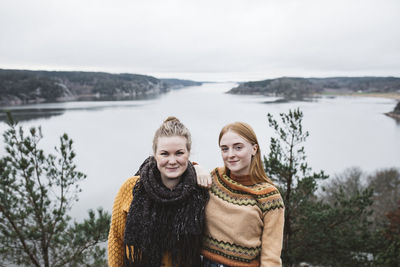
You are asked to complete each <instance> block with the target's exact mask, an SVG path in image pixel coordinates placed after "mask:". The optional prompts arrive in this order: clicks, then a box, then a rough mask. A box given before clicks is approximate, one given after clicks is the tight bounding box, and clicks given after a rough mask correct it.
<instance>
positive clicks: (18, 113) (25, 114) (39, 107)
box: [0, 98, 154, 122]
mask: <svg viewBox="0 0 400 267" xmlns="http://www.w3.org/2000/svg"><path fill="white" fill-rule="evenodd" d="M148 99H154V98H148ZM140 105H141V102H140V101H139V100H135V101H129V100H127V99H124V101H118V102H112V101H110V102H107V101H105V102H101V101H96V102H91V101H89V102H88V101H79V102H67V103H46V104H36V105H35V104H34V105H23V106H13V107H6V108H0V121H2V122H4V121H6V120H7V113H8V112H9V113H11V115H12V117H13V119H14V120H16V121H20V122H22V121H29V120H35V119H47V118H50V117H54V116H60V115H62V114H64V112H66V111H100V110H104V109H108V108H121V107H137V106H140Z"/></svg>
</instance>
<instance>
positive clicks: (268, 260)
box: [260, 207, 285, 267]
mask: <svg viewBox="0 0 400 267" xmlns="http://www.w3.org/2000/svg"><path fill="white" fill-rule="evenodd" d="M284 220H285V209H284V208H283V207H279V208H276V209H273V210H270V211H268V212H266V213H265V214H264V229H263V234H262V240H261V242H262V243H261V259H260V262H261V267H271V266H282V262H281V251H282V242H283V226H284Z"/></svg>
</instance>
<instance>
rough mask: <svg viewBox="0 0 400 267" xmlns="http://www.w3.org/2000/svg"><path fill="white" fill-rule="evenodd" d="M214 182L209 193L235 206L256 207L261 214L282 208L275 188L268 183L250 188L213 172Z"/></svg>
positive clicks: (216, 171) (280, 199)
mask: <svg viewBox="0 0 400 267" xmlns="http://www.w3.org/2000/svg"><path fill="white" fill-rule="evenodd" d="M215 175H216V177H217V179H216V182H217V183H214V184H213V185H212V187H211V193H212V194H214V195H216V196H217V197H219V198H221V199H223V200H224V201H227V202H229V203H232V204H235V205H241V206H242V205H245V206H248V205H251V206H256V205H257V206H258V207H259V208H260V209H261V211H262V212H268V211H270V210H274V209H279V208H283V207H284V204H283V200H282V198H281V197H280V193H279V191H278V189H276V188H275V186H273V185H271V184H268V183H261V184H255V185H252V186H244V185H241V184H239V183H237V182H235V181H234V180H232V179H231V178H229V177H228V176H227V175H226V174H222V175H221V174H220V173H219V172H218V170H217V169H216V170H215Z"/></svg>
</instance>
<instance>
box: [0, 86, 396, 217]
mask: <svg viewBox="0 0 400 267" xmlns="http://www.w3.org/2000/svg"><path fill="white" fill-rule="evenodd" d="M234 86H235V84H234V83H209V84H204V85H202V86H196V87H187V88H184V89H180V90H174V91H171V92H169V93H167V94H165V95H162V96H160V97H157V98H154V99H148V100H138V101H110V102H106V101H104V102H100V101H96V102H70V103H55V104H38V105H31V106H22V107H16V108H15V110H14V112H15V113H18V114H20V115H23V117H24V118H29V120H26V121H22V122H21V125H23V126H26V127H30V126H38V125H41V126H42V131H43V134H44V139H43V140H42V142H41V146H42V147H43V148H44V149H45V150H46V151H50V150H51V151H53V148H54V146H56V145H57V144H58V142H59V141H58V139H59V136H61V134H62V133H64V132H66V133H68V135H69V136H70V137H71V138H72V139H73V140H74V145H75V151H76V153H77V157H76V163H77V165H78V169H79V170H80V171H82V172H84V173H86V174H87V179H86V180H85V181H84V182H82V183H81V187H82V189H83V192H82V193H81V194H80V201H79V202H77V203H76V204H75V206H74V208H73V210H72V216H73V217H76V218H79V219H81V218H83V217H86V211H87V210H88V209H89V208H96V207H98V206H102V207H104V208H105V209H106V210H108V211H110V212H111V209H112V204H113V199H114V197H115V195H116V193H117V191H118V189H119V187H120V186H121V185H122V183H123V182H124V180H125V179H127V178H128V177H130V176H132V175H133V174H134V173H135V172H136V170H137V169H138V167H139V166H140V164H141V162H142V161H143V160H144V159H145V158H146V157H147V156H149V155H151V153H152V151H151V146H152V144H151V142H152V139H153V135H154V132H155V130H156V129H157V128H158V127H159V125H160V124H161V123H162V121H163V120H164V119H165V118H166V117H167V116H169V115H173V116H176V117H178V118H179V119H180V120H181V121H182V122H183V123H184V124H185V125H186V126H187V127H188V128H189V130H190V131H191V133H192V138H193V148H192V153H191V160H192V161H196V162H199V163H200V164H201V165H203V166H204V167H205V168H206V169H209V170H211V169H212V168H214V167H216V166H221V165H222V160H221V157H220V153H219V149H218V145H217V138H218V134H219V131H220V129H221V128H222V126H223V125H225V124H227V123H230V122H233V121H245V122H247V123H249V124H250V125H252V126H253V128H254V130H255V132H256V133H257V136H258V139H259V142H260V146H261V152H262V153H263V154H264V155H265V154H266V153H267V152H268V146H269V141H270V137H271V135H272V134H273V131H272V130H271V129H270V128H269V127H268V120H267V113H271V114H273V115H274V116H275V117H276V118H277V116H278V114H279V113H281V112H287V111H288V110H289V109H294V108H297V107H299V108H300V109H301V110H302V111H303V112H304V127H305V129H306V130H308V131H309V132H310V137H309V138H308V140H307V142H306V144H305V148H306V154H307V155H308V162H309V163H310V166H311V167H312V168H313V170H315V171H318V170H321V169H322V170H325V171H326V172H327V173H328V174H330V175H334V174H335V173H340V172H342V171H343V170H345V169H346V168H348V167H352V166H358V167H360V168H362V170H364V171H366V172H369V173H371V172H373V171H376V170H377V169H381V168H387V167H397V168H399V167H400V124H398V123H396V121H395V120H393V119H392V118H389V117H387V116H385V115H384V114H383V113H385V112H388V111H391V110H393V108H394V106H395V104H396V101H395V100H391V99H383V98H368V97H335V98H321V99H319V100H318V101H313V102H290V103H279V104H278V103H274V104H266V103H264V102H266V101H271V100H274V98H271V97H265V96H239V95H229V94H225V92H226V91H228V90H229V89H230V88H232V87H234ZM5 128H6V125H5V123H3V122H0V131H1V132H3V131H4V129H5ZM0 155H4V146H3V145H1V147H0Z"/></svg>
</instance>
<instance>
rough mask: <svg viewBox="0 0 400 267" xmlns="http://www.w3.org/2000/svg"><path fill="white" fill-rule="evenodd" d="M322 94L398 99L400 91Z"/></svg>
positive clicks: (328, 94)
mask: <svg viewBox="0 0 400 267" xmlns="http://www.w3.org/2000/svg"><path fill="white" fill-rule="evenodd" d="M319 95H322V96H361V97H379V98H389V99H396V100H400V93H332V92H329V93H328V92H325V93H321V94H319Z"/></svg>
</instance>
